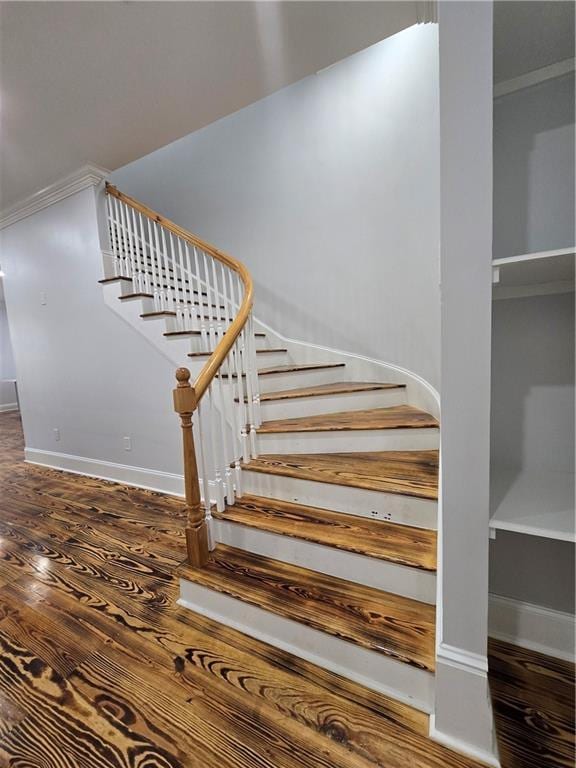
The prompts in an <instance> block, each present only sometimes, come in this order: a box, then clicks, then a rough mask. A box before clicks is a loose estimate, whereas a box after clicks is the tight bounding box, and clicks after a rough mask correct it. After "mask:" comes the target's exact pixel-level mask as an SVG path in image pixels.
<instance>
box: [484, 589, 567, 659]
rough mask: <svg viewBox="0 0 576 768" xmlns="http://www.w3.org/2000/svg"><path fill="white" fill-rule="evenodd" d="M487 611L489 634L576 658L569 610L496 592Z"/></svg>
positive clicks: (522, 645)
mask: <svg viewBox="0 0 576 768" xmlns="http://www.w3.org/2000/svg"><path fill="white" fill-rule="evenodd" d="M488 611H489V613H488V617H489V618H488V633H489V635H490V637H494V638H496V639H497V640H504V641H505V642H507V643H512V644H513V645H519V646H520V647H521V648H528V649H529V650H532V651H538V652H539V653H545V654H546V655H548V656H555V657H556V658H559V659H564V660H565V661H571V662H574V661H575V660H576V654H575V649H574V643H575V635H574V627H575V620H574V616H573V615H572V614H571V613H564V612H563V611H555V610H553V609H552V608H545V607H544V606H542V605H534V604H533V603H525V602H523V601H521V600H514V599H512V598H510V597H502V596H501V595H495V594H491V595H490V599H489V608H488Z"/></svg>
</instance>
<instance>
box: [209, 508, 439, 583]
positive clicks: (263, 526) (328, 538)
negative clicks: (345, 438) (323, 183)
mask: <svg viewBox="0 0 576 768" xmlns="http://www.w3.org/2000/svg"><path fill="white" fill-rule="evenodd" d="M212 517H214V518H216V519H217V520H226V521H228V522H232V523H238V524H239V525H245V526H248V527H250V528H257V529H259V530H265V531H269V532H271V533H276V534H279V535H282V536H291V537H294V538H299V539H304V540H306V541H312V542H314V543H316V544H322V545H324V546H329V547H335V548H337V549H343V550H346V551H348V552H356V553H357V554H360V555H365V556H367V557H375V558H378V559H381V560H388V561H390V562H393V563H399V564H401V565H406V566H409V567H413V568H421V569H423V570H427V571H435V570H436V531H431V530H428V529H425V528H414V527H411V526H407V525H396V524H395V523H388V522H386V521H384V520H372V519H369V518H366V517H358V516H356V515H350V514H344V513H341V512H333V511H331V510H326V509H318V508H316V507H306V506H303V505H302V504H295V503H293V502H289V501H279V500H277V499H267V498H262V497H260V496H250V495H244V496H242V498H241V499H237V500H236V503H235V504H233V505H231V506H228V507H226V509H225V510H224V511H223V512H218V511H217V510H215V511H213V512H212Z"/></svg>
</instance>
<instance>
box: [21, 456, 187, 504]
mask: <svg viewBox="0 0 576 768" xmlns="http://www.w3.org/2000/svg"><path fill="white" fill-rule="evenodd" d="M24 460H25V461H26V462H27V463H28V464H38V465H40V466H42V467H51V468H52V469H61V470H64V471H65V472H72V473H73V474H76V475H87V476H88V477H97V478H99V479H100V480H112V481H113V482H115V483H123V484H125V485H134V486H136V487H138V488H145V489H147V490H150V491H160V492H161V493H169V494H172V495H174V496H183V495H184V477H183V476H182V475H175V474H171V473H170V472H160V471H158V470H155V469H143V468H142V467H131V466H129V465H127V464H115V463H113V462H111V461H99V460H98V459H89V458H86V457H84V456H74V455H72V454H69V453H56V452H54V451H41V450H38V449H36V448H25V449H24Z"/></svg>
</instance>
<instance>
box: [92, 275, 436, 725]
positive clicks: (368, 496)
mask: <svg viewBox="0 0 576 768" xmlns="http://www.w3.org/2000/svg"><path fill="white" fill-rule="evenodd" d="M174 279H175V280H176V278H174ZM101 283H103V284H104V286H105V287H107V286H116V290H117V291H118V295H117V298H118V299H120V301H121V303H122V304H123V305H131V304H133V303H134V302H136V303H140V306H139V307H138V309H139V311H138V314H137V315H133V316H132V317H133V318H137V319H138V321H139V322H140V323H158V324H161V328H162V331H161V334H160V338H161V339H163V342H162V343H165V344H166V345H180V346H178V347H176V346H174V347H172V348H173V349H178V350H179V354H180V355H181V356H182V363H183V364H186V361H187V360H188V362H190V361H192V362H194V361H198V362H199V363H202V362H204V360H205V359H206V357H207V355H208V354H209V353H207V352H206V351H204V350H203V349H202V348H201V339H200V336H201V334H200V331H198V330H181V329H179V328H178V327H177V326H176V324H175V322H174V315H175V313H171V312H158V311H152V310H151V309H150V298H151V295H152V294H149V293H141V292H139V291H138V290H137V289H136V287H135V286H134V284H133V282H132V280H130V279H129V278H126V277H115V278H106V279H104V280H102V281H101ZM107 289H108V288H107ZM198 319H199V320H201V318H200V317H199V318H198ZM133 322H136V319H134V320H133ZM255 336H256V344H257V350H258V355H257V357H258V360H259V362H260V366H259V384H260V390H261V395H260V407H261V415H262V423H261V426H260V427H259V429H258V430H257V447H258V458H254V459H252V460H251V461H249V462H247V463H245V464H242V467H241V469H242V471H241V494H240V493H239V494H238V496H237V499H236V501H235V503H234V504H232V505H230V506H228V507H227V508H226V509H224V510H223V511H221V512H218V511H217V510H213V511H212V519H211V521H210V531H211V536H212V539H213V547H214V548H213V551H212V557H211V561H210V562H209V564H208V565H207V566H206V567H204V568H201V569H194V568H191V567H190V566H187V565H185V566H182V567H181V569H180V577H181V602H182V604H183V605H186V606H188V607H190V608H192V609H194V610H196V611H198V612H200V613H203V614H204V615H207V616H209V617H211V618H213V619H217V620H218V621H220V622H222V623H224V624H228V625H229V626H232V627H235V628H237V629H241V630H242V631H244V632H245V633H247V634H249V635H252V636H254V637H256V638H259V639H261V640H264V641H267V642H269V643H272V644H274V645H275V646H277V647H278V648H280V649H283V650H284V651H287V652H290V653H292V654H295V655H297V656H300V657H302V658H304V659H306V660H307V661H310V662H313V663H315V664H318V665H320V666H322V667H325V668H327V669H329V670H331V671H333V672H337V673H339V674H341V675H343V676H344V677H348V678H350V679H352V680H354V681H356V682H357V683H361V684H363V685H365V686H367V687H368V688H371V689H372V690H375V691H378V692H380V693H383V694H385V695H387V696H389V697H391V698H394V699H397V700H399V701H403V702H405V703H408V704H411V705H412V706H414V707H415V708H417V709H419V710H422V711H424V712H431V711H432V708H433V691H434V667H435V605H434V604H435V600H436V579H435V576H436V517H437V498H438V453H439V452H438V447H439V424H438V421H437V420H436V418H435V417H434V416H432V415H431V414H429V413H426V412H424V411H422V410H420V409H418V408H416V407H414V406H412V405H410V404H409V403H407V402H406V399H407V396H406V392H407V388H406V385H405V384H403V383H398V382H381V381H369V380H368V381H364V380H354V378H355V377H354V376H351V375H350V374H348V373H347V368H346V364H345V362H342V361H340V360H334V361H333V362H326V361H324V360H320V361H318V362H311V361H309V360H307V361H298V360H293V359H291V358H290V353H289V351H288V350H287V348H286V347H284V346H283V345H282V342H281V340H280V339H276V340H273V339H271V338H270V336H271V334H270V333H269V332H268V331H266V332H264V331H263V330H258V331H257V332H256V334H255ZM234 375H235V374H234ZM227 378H228V375H227V374H222V379H223V381H224V382H225V380H226V379H227ZM238 490H240V489H238Z"/></svg>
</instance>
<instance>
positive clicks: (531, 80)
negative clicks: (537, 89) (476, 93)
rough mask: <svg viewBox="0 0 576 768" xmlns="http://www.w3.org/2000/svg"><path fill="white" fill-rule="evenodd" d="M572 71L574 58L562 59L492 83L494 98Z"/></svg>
mask: <svg viewBox="0 0 576 768" xmlns="http://www.w3.org/2000/svg"><path fill="white" fill-rule="evenodd" d="M573 71H574V59H573V58H572V59H563V60H562V61H557V62H556V63H555V64H550V65H549V66H548V67H541V68H540V69H533V70H532V72H526V73H525V74H523V75H519V76H518V77H513V78H511V79H510V80H502V82H500V83H496V84H495V85H494V98H495V99H499V98H500V97H501V96H506V95H507V94H509V93H514V91H521V90H522V89H524V88H530V87H531V86H532V85H538V83H544V82H545V81H546V80H552V79H553V78H555V77H562V75H567V74H568V73H569V72H573Z"/></svg>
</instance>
